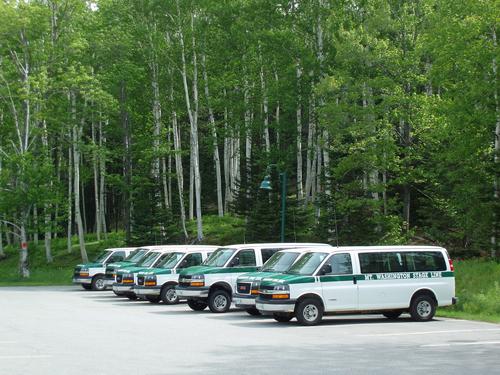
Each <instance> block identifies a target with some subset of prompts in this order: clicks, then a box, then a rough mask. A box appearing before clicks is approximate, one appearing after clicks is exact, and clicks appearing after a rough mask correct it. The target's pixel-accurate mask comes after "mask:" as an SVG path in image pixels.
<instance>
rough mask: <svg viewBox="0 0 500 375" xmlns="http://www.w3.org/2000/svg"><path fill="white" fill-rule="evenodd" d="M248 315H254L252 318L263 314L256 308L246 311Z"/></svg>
mask: <svg viewBox="0 0 500 375" xmlns="http://www.w3.org/2000/svg"><path fill="white" fill-rule="evenodd" d="M245 311H246V312H247V314H249V315H252V316H259V315H262V313H261V312H260V311H259V310H257V309H256V308H255V307H250V308H249V309H245Z"/></svg>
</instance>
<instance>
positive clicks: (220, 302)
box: [208, 289, 231, 314]
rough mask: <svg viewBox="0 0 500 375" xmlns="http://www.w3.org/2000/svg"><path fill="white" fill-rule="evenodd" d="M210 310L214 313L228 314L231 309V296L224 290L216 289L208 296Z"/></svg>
mask: <svg viewBox="0 0 500 375" xmlns="http://www.w3.org/2000/svg"><path fill="white" fill-rule="evenodd" d="M208 308H209V309H210V311H211V312H213V313H217V314H220V313H226V312H228V311H229V309H230V308H231V296H230V295H229V293H228V292H226V291H225V290H224V289H216V290H214V291H213V292H212V293H210V295H209V296H208Z"/></svg>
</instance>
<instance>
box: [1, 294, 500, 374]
mask: <svg viewBox="0 0 500 375" xmlns="http://www.w3.org/2000/svg"><path fill="white" fill-rule="evenodd" d="M184 373H204V374H303V373H308V374H334V373H339V374H363V375H366V374H402V373H410V374H411V373H423V374H500V325H497V324H489V323H481V322H472V321H464V320H454V319H445V318H436V319H435V320H434V321H432V322H428V323H415V322H413V321H411V320H410V319H409V317H407V316H403V317H402V318H400V319H399V320H397V321H394V322H392V321H388V320H387V319H385V318H383V317H381V316H379V315H370V316H336V317H327V318H326V319H325V321H324V323H323V324H321V325H320V326H316V327H301V326H299V325H298V324H297V323H296V322H295V321H294V320H293V321H292V322H290V323H288V324H282V323H277V322H275V321H274V320H273V319H272V318H270V317H251V316H249V315H247V314H246V313H245V312H243V311H238V310H234V311H231V312H230V313H228V314H212V313H210V312H209V311H208V310H206V311H203V312H193V311H191V310H190V309H189V308H188V307H187V306H186V305H185V304H180V305H176V306H165V305H153V304H150V303H149V302H142V301H129V300H128V299H124V298H118V297H116V296H115V295H114V294H113V293H112V292H109V291H106V292H87V291H83V290H81V289H80V288H78V287H76V286H75V287H16V288H0V375H14V374H23V375H26V374H43V375H45V374H47V375H49V374H50V375H54V374H70V375H77V374H85V375H89V374H131V375H135V374H144V375H146V374H147V375H160V374H184Z"/></svg>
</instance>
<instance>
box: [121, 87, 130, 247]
mask: <svg viewBox="0 0 500 375" xmlns="http://www.w3.org/2000/svg"><path fill="white" fill-rule="evenodd" d="M126 101H127V92H126V86H125V81H122V82H121V85H120V112H121V113H120V117H121V122H122V128H123V143H124V145H125V153H124V156H123V159H124V160H123V177H124V180H125V189H124V202H125V204H124V225H125V241H126V243H127V244H128V243H130V240H131V232H132V221H131V217H132V202H131V197H130V186H131V184H132V156H131V139H130V123H129V116H128V111H127V107H126Z"/></svg>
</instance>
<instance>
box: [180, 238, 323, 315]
mask: <svg viewBox="0 0 500 375" xmlns="http://www.w3.org/2000/svg"><path fill="white" fill-rule="evenodd" d="M313 246H314V247H316V246H324V247H326V248H331V246H330V245H326V244H315V243H267V244H263V243H261V244H240V245H230V246H224V247H220V248H218V249H217V250H216V251H214V252H213V253H212V254H211V255H210V257H209V258H208V259H207V260H206V261H205V262H204V263H203V264H202V265H201V266H195V267H189V268H186V269H183V270H182V271H181V272H180V273H179V284H178V285H177V286H176V287H175V289H176V292H177V295H178V296H179V297H181V298H186V299H187V304H188V306H189V307H190V308H191V309H192V310H194V311H201V310H204V309H205V308H206V307H207V306H208V307H209V309H210V311H212V312H214V313H225V312H227V311H229V308H230V307H231V301H232V297H233V293H234V291H235V290H236V279H237V278H238V276H240V275H241V274H243V273H247V272H256V271H258V269H259V268H260V267H261V266H262V265H263V264H264V263H265V262H266V261H267V260H268V259H269V258H270V257H271V256H272V255H273V254H274V253H276V252H277V251H279V250H283V249H293V248H302V247H313Z"/></svg>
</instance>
